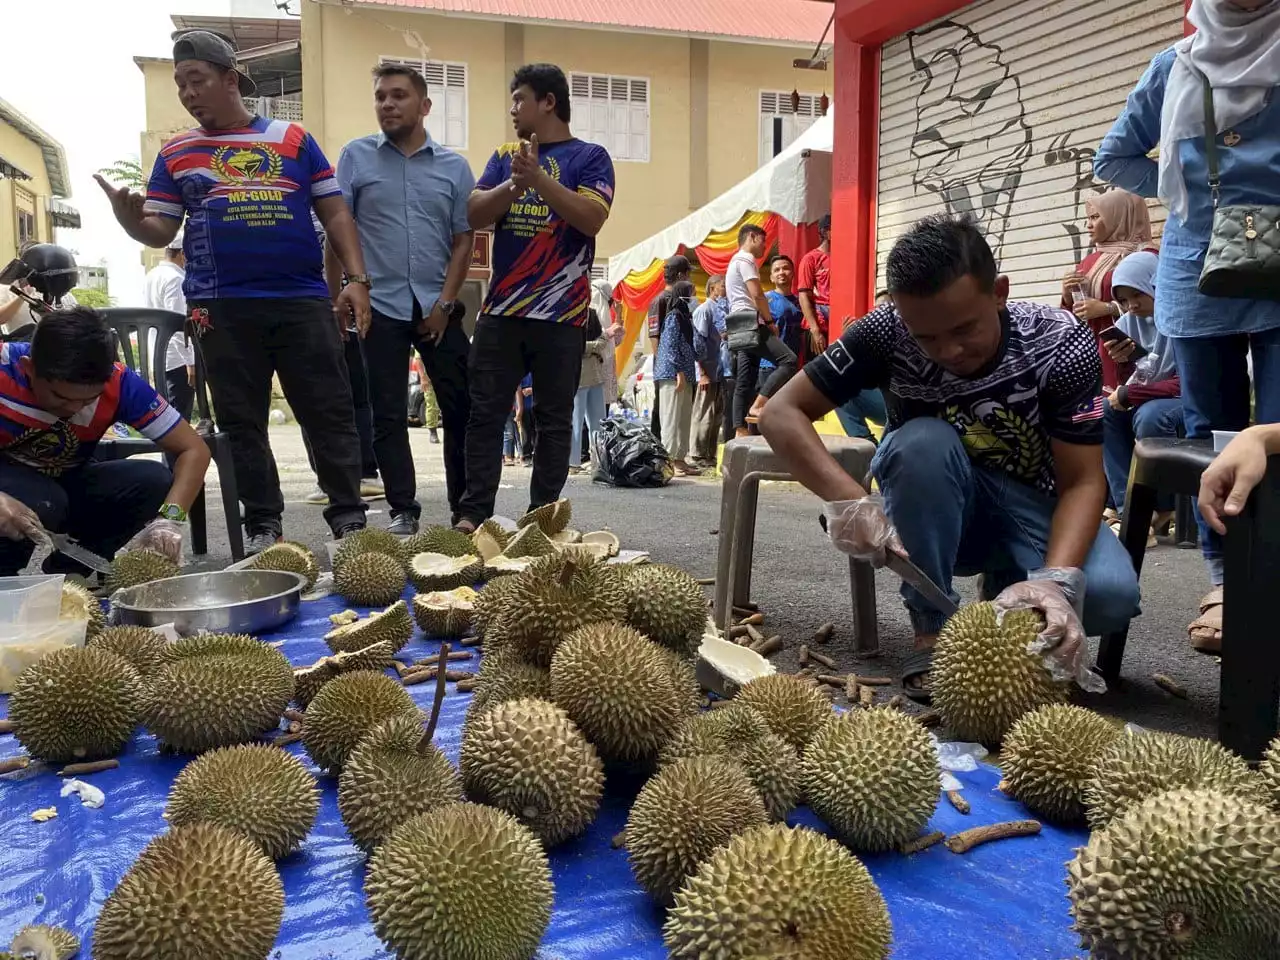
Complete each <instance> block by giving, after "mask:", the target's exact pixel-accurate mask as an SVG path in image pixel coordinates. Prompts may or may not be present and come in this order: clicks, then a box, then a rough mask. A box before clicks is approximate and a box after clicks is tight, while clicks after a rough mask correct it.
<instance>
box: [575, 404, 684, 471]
mask: <svg viewBox="0 0 1280 960" xmlns="http://www.w3.org/2000/svg"><path fill="white" fill-rule="evenodd" d="M591 463H592V465H593V466H594V467H595V475H594V476H593V477H592V479H593V480H598V481H599V482H600V483H607V484H609V485H610V486H613V487H665V486H666V485H667V484H668V483H670V482H671V478H672V476H674V475H675V468H673V467H672V466H671V457H670V456H668V454H667V451H666V448H665V447H663V445H662V443H661V442H660V441H659V440H658V439H657V438H656V437H655V436H654V435H653V434H652V433H650V432H649V428H648V427H646V426H645V425H644V424H642V423H638V422H636V421H634V420H626V419H623V418H622V417H610V418H609V419H608V420H605V421H604V422H603V423H601V424H600V430H599V431H598V432H597V433H596V434H595V436H594V437H593V439H592V443H591Z"/></svg>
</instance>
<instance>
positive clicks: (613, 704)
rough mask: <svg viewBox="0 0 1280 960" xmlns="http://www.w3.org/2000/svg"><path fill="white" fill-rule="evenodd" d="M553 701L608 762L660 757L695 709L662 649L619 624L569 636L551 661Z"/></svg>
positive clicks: (585, 629)
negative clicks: (686, 717)
mask: <svg viewBox="0 0 1280 960" xmlns="http://www.w3.org/2000/svg"><path fill="white" fill-rule="evenodd" d="M551 699H552V700H553V701H555V703H556V704H557V705H558V706H559V707H561V708H562V709H563V710H564V711H565V712H566V713H567V714H568V715H569V718H570V719H571V720H573V722H574V723H576V724H577V725H578V727H579V729H581V730H582V732H583V733H584V734H586V736H587V739H588V740H590V741H591V742H592V743H593V744H595V747H596V749H597V750H598V751H600V755H601V757H603V758H604V759H605V760H606V761H615V760H617V761H646V760H653V759H655V758H656V757H657V756H658V751H659V750H661V749H662V747H663V745H664V744H665V743H666V742H667V741H668V740H670V739H671V736H672V735H673V734H674V733H675V732H676V730H677V729H678V728H679V726H680V723H681V721H682V720H683V719H684V718H685V716H686V715H687V714H688V712H689V701H688V697H687V693H686V692H684V691H682V690H680V689H679V688H677V686H676V683H675V678H674V676H673V675H672V670H671V664H670V661H668V660H667V659H666V658H665V657H664V656H663V655H662V648H660V647H659V646H658V645H657V644H656V643H653V642H652V641H650V640H648V639H646V638H645V637H642V636H641V635H640V634H639V633H637V632H636V631H634V630H632V629H631V628H630V627H624V626H622V625H621V624H617V623H595V624H590V625H588V626H585V627H582V628H581V629H579V630H576V631H575V632H573V633H571V634H569V636H568V637H567V638H566V639H565V641H564V643H562V644H561V645H560V647H559V649H557V650H556V652H555V656H554V657H553V658H552V660H551Z"/></svg>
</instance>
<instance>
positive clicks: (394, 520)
mask: <svg viewBox="0 0 1280 960" xmlns="http://www.w3.org/2000/svg"><path fill="white" fill-rule="evenodd" d="M417 532H418V518H417V517H415V516H414V515H413V514H412V513H393V514H392V515H391V525H390V526H388V527H387V533H392V534H395V535H396V536H397V537H412V536H413V535H414V534H415V533H417Z"/></svg>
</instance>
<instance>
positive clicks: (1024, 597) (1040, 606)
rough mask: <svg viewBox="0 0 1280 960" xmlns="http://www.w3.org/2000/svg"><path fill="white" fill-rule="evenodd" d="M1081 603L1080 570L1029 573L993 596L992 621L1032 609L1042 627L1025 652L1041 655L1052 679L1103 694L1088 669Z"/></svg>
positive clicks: (1101, 684) (1098, 680)
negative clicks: (1042, 624) (1069, 681)
mask: <svg viewBox="0 0 1280 960" xmlns="http://www.w3.org/2000/svg"><path fill="white" fill-rule="evenodd" d="M1083 603H1084V571H1082V570H1078V569H1076V568H1075V567H1046V568H1044V569H1042V570H1033V571H1032V572H1031V573H1030V574H1028V575H1027V579H1026V580H1024V581H1023V582H1022V583H1015V584H1014V585H1013V586H1011V587H1008V588H1007V589H1005V590H1004V591H1003V592H1002V593H1001V594H1000V596H998V597H996V600H995V608H996V622H997V623H1003V622H1004V618H1005V615H1006V614H1008V613H1009V612H1010V611H1012V610H1034V611H1035V612H1036V613H1038V614H1040V615H1041V616H1042V617H1043V618H1044V627H1043V628H1042V629H1041V631H1040V633H1039V634H1038V635H1037V636H1036V638H1035V639H1034V640H1032V641H1031V642H1030V643H1029V644H1027V653H1029V654H1032V655H1033V656H1042V657H1043V660H1044V665H1045V669H1047V670H1048V671H1049V675H1050V676H1052V677H1053V678H1054V679H1055V680H1074V681H1075V682H1076V683H1077V684H1078V685H1079V686H1080V689H1082V690H1088V691H1089V692H1090V693H1105V692H1106V690H1107V685H1106V683H1105V682H1103V680H1102V678H1101V677H1099V676H1098V675H1097V674H1096V673H1094V672H1093V671H1092V670H1090V669H1089V665H1088V663H1087V662H1086V655H1087V654H1088V646H1087V645H1086V644H1085V642H1084V626H1083V625H1082V624H1081V622H1080V616H1081V608H1082V606H1083Z"/></svg>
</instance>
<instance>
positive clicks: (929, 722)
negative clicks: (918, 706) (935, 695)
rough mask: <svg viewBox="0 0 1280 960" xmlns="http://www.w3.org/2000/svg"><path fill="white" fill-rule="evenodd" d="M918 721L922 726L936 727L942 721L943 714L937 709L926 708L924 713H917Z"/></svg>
mask: <svg viewBox="0 0 1280 960" xmlns="http://www.w3.org/2000/svg"><path fill="white" fill-rule="evenodd" d="M916 721H917V722H918V723H919V724H920V726H922V727H936V726H937V725H938V724H940V723H941V722H942V714H940V713H939V712H938V711H937V710H926V711H925V712H924V713H918V714H916Z"/></svg>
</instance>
